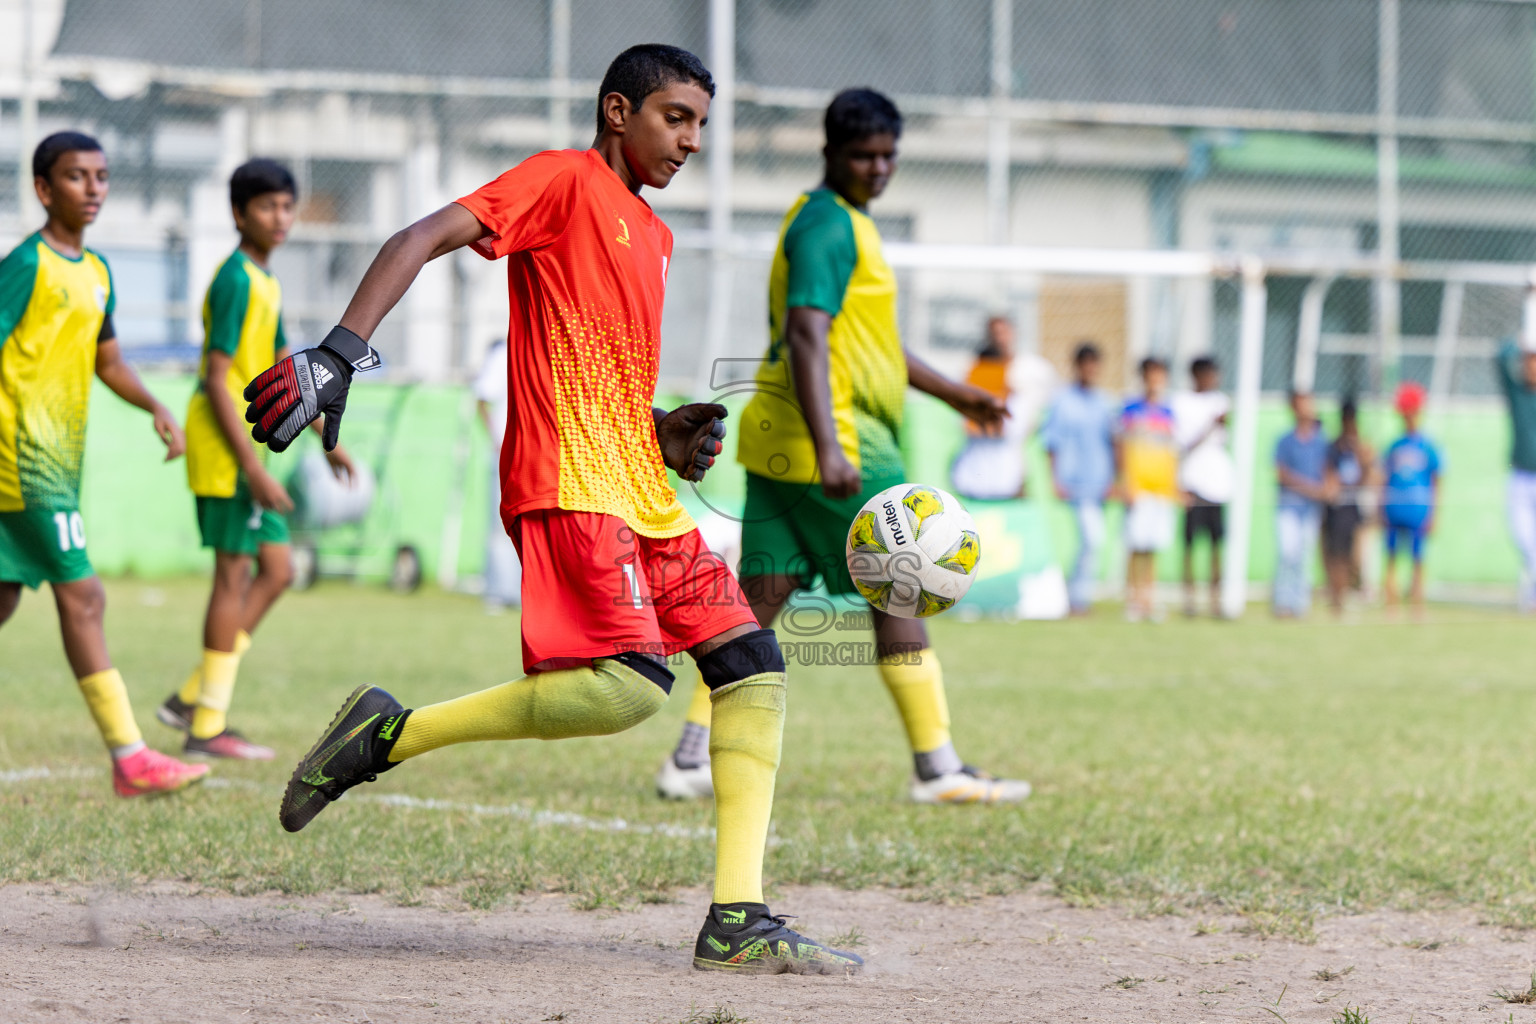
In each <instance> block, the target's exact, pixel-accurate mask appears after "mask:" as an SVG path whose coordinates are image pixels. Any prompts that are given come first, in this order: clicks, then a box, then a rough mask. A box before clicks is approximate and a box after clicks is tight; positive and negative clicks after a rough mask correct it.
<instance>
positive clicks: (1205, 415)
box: [1173, 356, 1236, 617]
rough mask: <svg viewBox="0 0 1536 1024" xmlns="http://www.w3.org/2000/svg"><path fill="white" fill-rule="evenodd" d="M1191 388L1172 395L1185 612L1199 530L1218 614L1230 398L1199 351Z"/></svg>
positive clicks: (1229, 471)
mask: <svg viewBox="0 0 1536 1024" xmlns="http://www.w3.org/2000/svg"><path fill="white" fill-rule="evenodd" d="M1189 375H1190V378H1191V379H1192V380H1193V381H1194V385H1195V389H1194V390H1193V391H1186V392H1184V393H1183V394H1179V395H1175V396H1174V398H1173V425H1174V429H1175V431H1176V433H1177V436H1178V441H1179V453H1180V461H1179V487H1180V489H1181V490H1183V492H1184V494H1185V496H1186V501H1187V504H1186V505H1185V508H1184V614H1185V615H1188V616H1190V617H1193V616H1194V615H1195V542H1196V541H1197V540H1199V538H1200V535H1201V534H1204V535H1205V536H1206V537H1207V538H1208V539H1209V541H1210V547H1211V614H1212V615H1213V616H1217V617H1220V615H1221V543H1222V541H1223V540H1224V539H1225V538H1226V535H1227V524H1226V514H1225V513H1226V504H1227V502H1229V501H1231V500H1232V489H1233V486H1234V485H1235V483H1236V471H1235V469H1234V467H1233V465H1232V456H1231V454H1230V453H1229V452H1228V451H1227V413H1228V412H1229V411H1230V410H1231V407H1232V403H1231V400H1230V399H1228V398H1227V396H1226V394H1224V393H1223V392H1222V391H1221V390H1220V388H1221V368H1220V367H1219V366H1217V365H1216V360H1214V359H1212V358H1210V357H1209V356H1201V357H1200V358H1199V359H1196V360H1195V361H1194V362H1192V363H1190V365H1189Z"/></svg>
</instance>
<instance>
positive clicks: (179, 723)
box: [155, 693, 197, 732]
mask: <svg viewBox="0 0 1536 1024" xmlns="http://www.w3.org/2000/svg"><path fill="white" fill-rule="evenodd" d="M196 710H197V705H196V704H188V703H187V702H186V701H184V700H182V699H181V694H179V693H173V694H171V695H170V696H169V697H167V698H165V703H164V704H161V705H160V706H159V707H158V708H156V709H155V717H156V718H158V719H159V720H160V724H161V725H165V726H169V727H170V728H172V729H180V730H181V731H182V732H186V731H188V730H189V729H191V728H192V713H193V712H194V711H196Z"/></svg>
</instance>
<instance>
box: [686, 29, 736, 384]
mask: <svg viewBox="0 0 1536 1024" xmlns="http://www.w3.org/2000/svg"><path fill="white" fill-rule="evenodd" d="M709 63H710V74H711V75H713V76H714V79H715V98H714V100H713V101H712V102H711V103H710V105H709V135H708V139H709V142H708V145H709V252H710V268H709V296H708V298H707V300H706V303H707V306H706V309H707V312H706V319H705V328H704V330H705V333H704V349H703V352H702V353H700V355H701V358H700V359H699V365H698V368H697V370H696V371H695V373H694V380H693V397H695V398H702V397H703V396H704V395H706V394H707V393H708V391H709V388H710V381H711V373H712V368H713V366H714V363H715V360H717V359H719V358H720V356H721V354H722V353H723V352H724V351H725V348H726V338H727V335H728V334H729V333H730V330H731V290H732V288H733V286H734V281H735V273H734V268H733V266H732V262H731V179H732V177H733V175H734V174H735V166H734V164H735V138H734V137H735V134H736V0H710V2H709Z"/></svg>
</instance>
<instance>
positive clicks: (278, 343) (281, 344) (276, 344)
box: [272, 313, 288, 352]
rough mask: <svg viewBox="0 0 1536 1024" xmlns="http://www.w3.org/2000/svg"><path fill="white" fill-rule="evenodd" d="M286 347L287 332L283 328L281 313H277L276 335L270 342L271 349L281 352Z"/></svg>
mask: <svg viewBox="0 0 1536 1024" xmlns="http://www.w3.org/2000/svg"><path fill="white" fill-rule="evenodd" d="M287 347H288V332H287V331H285V330H283V314H281V313H279V314H277V337H276V338H275V339H274V340H273V342H272V351H274V352H281V351H282V350H283V349H285V348H287Z"/></svg>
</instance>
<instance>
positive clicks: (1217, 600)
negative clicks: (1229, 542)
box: [1211, 541, 1221, 619]
mask: <svg viewBox="0 0 1536 1024" xmlns="http://www.w3.org/2000/svg"><path fill="white" fill-rule="evenodd" d="M1211 616H1212V617H1213V618H1217V619H1219V618H1221V544H1220V543H1219V542H1216V541H1212V542H1211Z"/></svg>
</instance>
